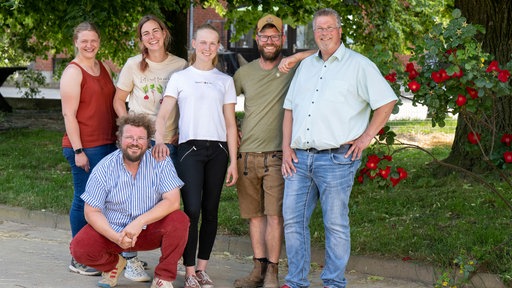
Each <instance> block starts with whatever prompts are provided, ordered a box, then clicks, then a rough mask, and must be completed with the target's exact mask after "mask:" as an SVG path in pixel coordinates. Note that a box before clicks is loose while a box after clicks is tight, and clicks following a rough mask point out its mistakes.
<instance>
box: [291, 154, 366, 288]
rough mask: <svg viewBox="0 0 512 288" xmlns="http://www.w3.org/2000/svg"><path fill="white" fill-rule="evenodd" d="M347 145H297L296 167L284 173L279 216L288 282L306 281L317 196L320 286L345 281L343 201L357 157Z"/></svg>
mask: <svg viewBox="0 0 512 288" xmlns="http://www.w3.org/2000/svg"><path fill="white" fill-rule="evenodd" d="M349 147H350V145H343V146H341V147H340V148H338V149H331V150H321V151H318V150H316V151H307V150H296V151H295V153H296V155H297V158H298V163H295V167H296V169H297V173H295V174H293V175H292V176H288V177H285V188H284V199H283V217H284V235H285V240H286V254H287V257H288V267H289V268H288V275H287V276H286V278H285V282H286V284H287V285H288V286H290V287H292V288H297V287H309V284H310V283H309V281H308V273H309V267H310V262H311V249H310V245H311V243H310V242H311V236H310V232H309V222H310V219H311V214H312V213H313V210H314V208H315V206H316V204H317V201H318V200H319V199H320V204H321V206H322V214H323V222H324V228H325V267H324V269H323V271H322V274H321V276H320V277H321V278H322V281H323V284H324V286H325V287H345V286H346V284H347V281H346V279H345V268H346V266H347V262H348V258H349V256H350V225H349V218H348V201H349V198H350V192H351V190H352V185H353V184H354V177H355V175H356V171H357V169H358V168H359V165H360V163H361V161H360V160H356V161H352V160H351V158H345V157H344V155H345V153H346V152H347V150H348V149H349Z"/></svg>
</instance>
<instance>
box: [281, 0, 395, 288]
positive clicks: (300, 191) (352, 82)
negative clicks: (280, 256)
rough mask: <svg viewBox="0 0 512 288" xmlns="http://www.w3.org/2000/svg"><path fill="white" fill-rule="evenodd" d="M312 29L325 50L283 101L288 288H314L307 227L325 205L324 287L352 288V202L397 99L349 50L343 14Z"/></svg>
mask: <svg viewBox="0 0 512 288" xmlns="http://www.w3.org/2000/svg"><path fill="white" fill-rule="evenodd" d="M313 30H314V36H315V42H316V44H317V45H318V47H319V51H318V53H317V54H314V55H312V56H310V57H308V58H306V59H304V60H303V61H302V63H301V64H300V66H299V67H298V68H297V71H296V73H295V76H294V78H293V80H292V83H291V85H290V88H289V90H288V94H287V96H286V99H285V102H284V109H285V114H284V120H283V147H282V148H283V166H282V173H283V175H284V176H285V192H284V200H283V217H284V232H285V233H284V234H285V239H286V253H287V257H288V267H289V270H288V275H287V276H286V278H285V283H286V284H285V285H284V286H283V288H288V287H291V288H295V287H308V286H309V281H308V279H307V275H308V272H309V266H310V243H309V242H310V235H309V228H308V224H309V220H310V217H311V214H312V212H313V209H314V208H315V206H316V203H317V200H318V199H320V203H321V205H322V214H323V220H324V226H325V239H326V240H325V249H326V253H325V254H326V259H325V268H324V270H323V272H322V275H321V278H322V280H323V283H324V287H345V286H346V279H345V276H344V273H345V268H346V264H347V262H348V258H349V255H350V226H349V219H348V202H349V198H350V192H351V190H352V185H353V183H354V177H355V173H356V171H357V169H358V168H359V165H360V162H361V160H360V159H361V155H362V153H363V150H364V149H365V148H367V147H368V145H369V144H370V142H371V140H372V138H373V137H374V136H375V135H376V134H377V133H378V131H379V130H380V129H381V128H382V127H383V126H384V125H385V123H386V122H387V120H388V119H389V116H390V114H391V112H392V111H393V107H394V105H395V103H396V100H397V97H396V95H395V93H394V91H393V90H392V89H391V87H390V86H389V84H388V83H387V82H386V80H385V79H384V77H383V76H382V74H381V73H380V71H379V69H378V68H377V67H376V66H375V64H374V63H373V62H371V61H370V60H369V59H368V58H366V57H364V56H363V55H361V54H359V53H356V52H354V51H352V50H350V49H348V48H346V47H345V46H344V45H343V43H342V42H341V33H342V29H341V21H340V17H339V15H338V13H337V12H336V11H334V10H332V9H329V8H327V9H322V10H319V11H318V12H316V13H315V16H314V18H313ZM372 110H373V111H374V113H373V116H372V118H371V120H370V114H371V111H372Z"/></svg>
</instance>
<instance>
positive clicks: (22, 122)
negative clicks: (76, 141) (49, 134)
mask: <svg viewBox="0 0 512 288" xmlns="http://www.w3.org/2000/svg"><path fill="white" fill-rule="evenodd" d="M18 128H29V129H45V130H53V131H61V132H64V131H65V128H64V119H63V117H62V113H61V112H60V111H40V110H15V111H14V112H12V113H2V114H0V130H7V129H18Z"/></svg>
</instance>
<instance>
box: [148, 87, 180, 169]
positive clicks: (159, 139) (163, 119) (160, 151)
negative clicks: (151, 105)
mask: <svg viewBox="0 0 512 288" xmlns="http://www.w3.org/2000/svg"><path fill="white" fill-rule="evenodd" d="M176 102H177V99H176V98H174V97H171V96H167V95H164V99H163V102H162V105H160V110H158V115H157V117H156V121H155V128H156V132H155V147H153V149H152V153H153V157H154V158H155V159H156V160H158V161H161V160H163V159H164V158H165V157H167V156H169V154H170V151H169V149H168V148H167V146H166V145H165V143H164V135H165V125H166V123H167V119H169V114H170V113H171V112H172V111H173V109H176Z"/></svg>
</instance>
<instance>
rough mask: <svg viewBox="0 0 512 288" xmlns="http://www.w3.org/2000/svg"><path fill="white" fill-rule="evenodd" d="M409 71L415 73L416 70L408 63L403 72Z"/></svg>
mask: <svg viewBox="0 0 512 288" xmlns="http://www.w3.org/2000/svg"><path fill="white" fill-rule="evenodd" d="M411 71H416V69H415V68H414V64H413V63H411V62H409V63H407V64H406V65H405V72H411Z"/></svg>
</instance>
